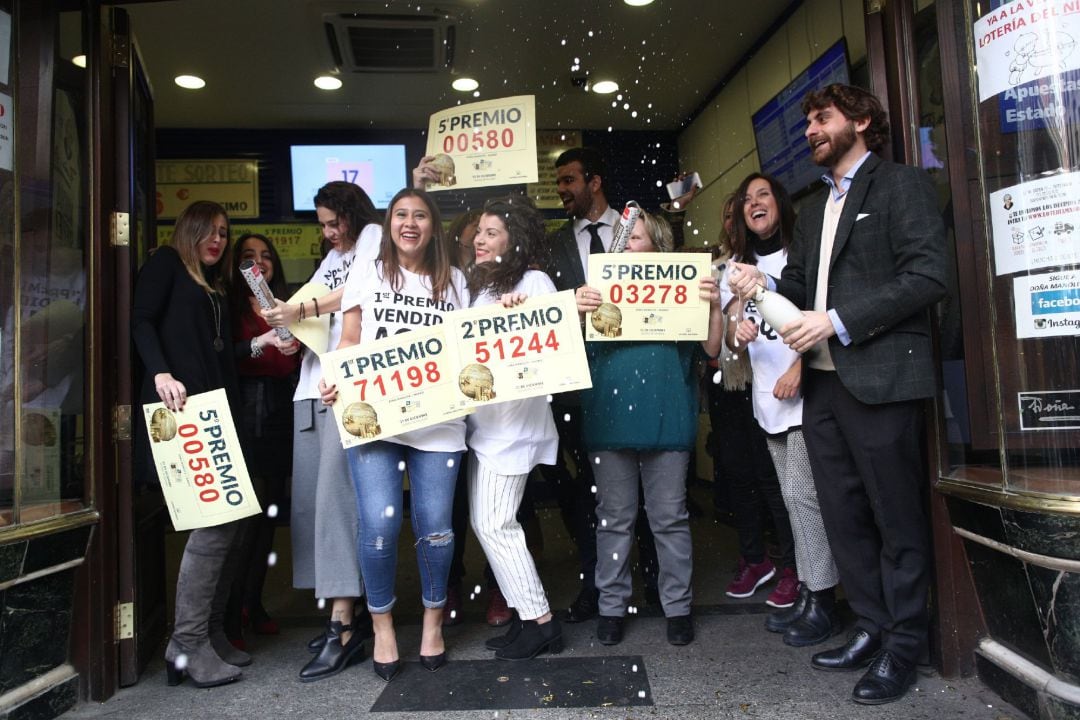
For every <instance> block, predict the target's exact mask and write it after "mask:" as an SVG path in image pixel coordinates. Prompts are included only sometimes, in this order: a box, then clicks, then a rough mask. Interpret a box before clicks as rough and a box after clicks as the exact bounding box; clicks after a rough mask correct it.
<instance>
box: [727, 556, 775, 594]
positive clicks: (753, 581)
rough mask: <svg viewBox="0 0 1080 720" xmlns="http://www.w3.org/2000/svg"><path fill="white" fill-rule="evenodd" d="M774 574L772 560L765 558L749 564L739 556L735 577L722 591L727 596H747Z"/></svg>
mask: <svg viewBox="0 0 1080 720" xmlns="http://www.w3.org/2000/svg"><path fill="white" fill-rule="evenodd" d="M775 574H776V566H774V565H773V564H772V560H769V558H765V559H764V560H762V561H761V562H759V563H755V564H750V563H748V562H746V560H744V559H743V558H739V569H738V571H737V572H736V573H735V579H734V580H732V581H731V582H730V583H728V586H727V590H725V591H724V593H725V594H726V595H727V596H728V597H733V598H748V597H750V596H751V595H753V594H754V592H756V591H757V589H758V588H759V587H761V586H762V585H764V584H765V583H767V582H769V581H770V580H772V577H773V575H775Z"/></svg>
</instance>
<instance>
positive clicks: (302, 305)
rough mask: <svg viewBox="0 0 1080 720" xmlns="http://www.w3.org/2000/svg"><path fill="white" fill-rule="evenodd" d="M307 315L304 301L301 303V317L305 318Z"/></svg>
mask: <svg viewBox="0 0 1080 720" xmlns="http://www.w3.org/2000/svg"><path fill="white" fill-rule="evenodd" d="M305 317H306V313H305V312H304V303H300V319H301V320H303V319H304V318H305Z"/></svg>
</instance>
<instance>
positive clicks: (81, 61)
mask: <svg viewBox="0 0 1080 720" xmlns="http://www.w3.org/2000/svg"><path fill="white" fill-rule="evenodd" d="M71 62H73V63H74V64H76V65H78V66H79V67H81V68H84V67H86V56H85V55H76V56H75V57H73V58H71Z"/></svg>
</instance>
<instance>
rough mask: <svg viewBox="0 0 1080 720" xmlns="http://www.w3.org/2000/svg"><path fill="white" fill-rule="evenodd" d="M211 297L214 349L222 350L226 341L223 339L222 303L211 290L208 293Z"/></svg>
mask: <svg viewBox="0 0 1080 720" xmlns="http://www.w3.org/2000/svg"><path fill="white" fill-rule="evenodd" d="M206 296H207V297H208V298H210V309H211V310H212V311H213V313H214V349H215V350H217V351H218V352H221V351H222V350H224V349H225V341H224V340H222V339H221V304H220V303H219V302H218V299H217V298H216V297H214V294H213V293H211V292H208V293H206Z"/></svg>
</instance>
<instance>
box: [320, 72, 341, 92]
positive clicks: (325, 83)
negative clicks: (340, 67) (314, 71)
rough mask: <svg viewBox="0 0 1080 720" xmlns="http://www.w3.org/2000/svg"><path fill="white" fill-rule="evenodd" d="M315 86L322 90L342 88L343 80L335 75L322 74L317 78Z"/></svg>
mask: <svg viewBox="0 0 1080 720" xmlns="http://www.w3.org/2000/svg"><path fill="white" fill-rule="evenodd" d="M315 87H317V88H319V89H320V90H338V89H340V88H341V80H339V79H338V78H336V77H334V76H333V75H320V76H319V77H317V78H315Z"/></svg>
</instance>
